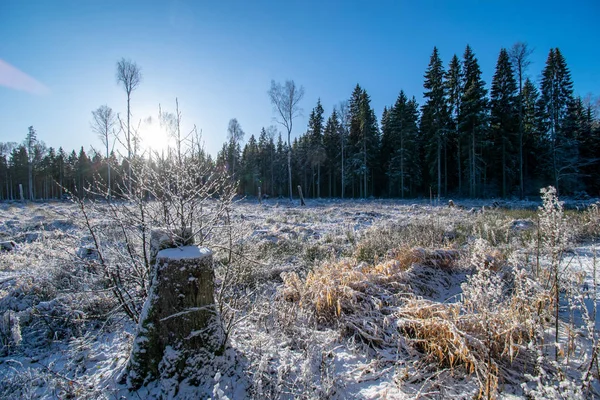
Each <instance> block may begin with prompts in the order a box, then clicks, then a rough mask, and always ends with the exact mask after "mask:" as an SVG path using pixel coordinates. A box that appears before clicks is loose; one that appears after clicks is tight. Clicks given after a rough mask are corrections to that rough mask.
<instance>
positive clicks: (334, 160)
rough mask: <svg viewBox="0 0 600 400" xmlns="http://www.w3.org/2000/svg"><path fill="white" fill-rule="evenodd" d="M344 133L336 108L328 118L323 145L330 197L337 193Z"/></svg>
mask: <svg viewBox="0 0 600 400" xmlns="http://www.w3.org/2000/svg"><path fill="white" fill-rule="evenodd" d="M341 133H342V130H341V126H340V120H339V118H338V114H337V111H336V110H335V108H334V109H333V111H332V112H331V115H330V116H329V118H327V123H326V124H325V130H324V131H323V147H324V149H325V155H326V163H327V164H326V165H327V176H328V185H327V187H328V192H329V197H332V196H334V195H335V193H336V186H337V185H336V182H337V180H336V179H335V177H336V172H337V167H338V166H339V165H340V161H339V159H338V155H339V153H340V152H341V151H342V149H341V147H342V144H341V142H342V138H341V137H340V136H341Z"/></svg>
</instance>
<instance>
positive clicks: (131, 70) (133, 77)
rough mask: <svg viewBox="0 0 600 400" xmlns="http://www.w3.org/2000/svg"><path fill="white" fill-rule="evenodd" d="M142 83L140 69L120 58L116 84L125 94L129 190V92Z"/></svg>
mask: <svg viewBox="0 0 600 400" xmlns="http://www.w3.org/2000/svg"><path fill="white" fill-rule="evenodd" d="M141 81H142V73H141V70H140V67H138V65H137V64H136V63H135V62H133V61H131V60H126V59H124V58H121V60H120V61H118V62H117V83H118V84H120V85H122V86H123V89H125V93H127V132H126V134H127V137H126V140H127V160H128V161H129V163H128V164H129V170H128V178H129V179H128V187H129V189H131V128H130V120H131V105H130V103H131V92H133V91H134V90H135V89H137V87H138V86H139V85H140V82H141Z"/></svg>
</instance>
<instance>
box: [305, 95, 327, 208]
mask: <svg viewBox="0 0 600 400" xmlns="http://www.w3.org/2000/svg"><path fill="white" fill-rule="evenodd" d="M323 112H324V110H323V106H322V105H321V99H318V100H317V105H316V106H315V108H313V110H312V111H311V113H310V117H309V119H308V136H309V139H308V140H309V147H310V153H309V154H310V160H309V163H310V166H311V172H312V178H311V182H312V193H313V196H315V195H316V197H321V165H322V164H323V163H324V162H325V159H326V154H325V149H324V148H323ZM315 170H316V172H315ZM315 180H316V182H315Z"/></svg>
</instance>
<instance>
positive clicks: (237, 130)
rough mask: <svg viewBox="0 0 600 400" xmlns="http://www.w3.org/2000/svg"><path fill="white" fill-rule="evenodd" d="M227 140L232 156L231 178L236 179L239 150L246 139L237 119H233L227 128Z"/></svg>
mask: <svg viewBox="0 0 600 400" xmlns="http://www.w3.org/2000/svg"><path fill="white" fill-rule="evenodd" d="M227 139H229V149H230V150H229V151H230V153H231V154H230V156H231V176H232V177H233V178H234V179H235V161H236V159H237V158H238V156H239V154H238V148H239V146H240V142H241V141H242V140H243V139H244V131H243V130H242V126H241V125H240V123H239V122H238V120H237V118H231V119H230V120H229V125H228V126H227Z"/></svg>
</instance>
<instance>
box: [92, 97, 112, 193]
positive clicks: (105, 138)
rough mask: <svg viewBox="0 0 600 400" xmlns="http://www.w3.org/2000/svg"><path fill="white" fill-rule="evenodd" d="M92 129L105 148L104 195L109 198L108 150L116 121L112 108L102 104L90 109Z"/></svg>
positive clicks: (109, 149) (110, 146) (110, 149)
mask: <svg viewBox="0 0 600 400" xmlns="http://www.w3.org/2000/svg"><path fill="white" fill-rule="evenodd" d="M92 117H93V120H92V131H94V133H96V135H98V137H99V138H100V140H101V141H102V144H103V145H104V148H105V149H106V168H107V175H108V179H107V185H106V187H107V193H106V196H107V197H108V198H110V196H111V193H110V190H111V186H110V163H109V162H108V161H109V157H110V152H111V151H112V147H114V143H115V140H114V139H113V140H112V144H111V140H110V138H111V135H113V134H114V131H113V128H114V126H115V124H116V123H117V116H116V115H115V113H114V112H113V110H112V108H110V107H109V106H107V105H103V106H100V107H98V108H97V109H96V110H94V111H92Z"/></svg>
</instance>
